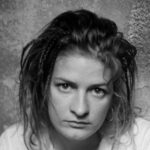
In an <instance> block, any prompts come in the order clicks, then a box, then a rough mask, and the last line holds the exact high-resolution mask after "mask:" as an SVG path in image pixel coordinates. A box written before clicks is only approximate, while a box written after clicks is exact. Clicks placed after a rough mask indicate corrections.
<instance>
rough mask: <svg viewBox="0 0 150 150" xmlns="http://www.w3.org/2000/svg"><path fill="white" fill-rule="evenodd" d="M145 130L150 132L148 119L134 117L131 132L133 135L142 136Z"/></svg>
mask: <svg viewBox="0 0 150 150" xmlns="http://www.w3.org/2000/svg"><path fill="white" fill-rule="evenodd" d="M147 132H150V121H148V120H145V119H143V118H136V119H135V123H134V125H133V133H134V134H135V136H136V135H137V136H142V135H145V134H146V133H147Z"/></svg>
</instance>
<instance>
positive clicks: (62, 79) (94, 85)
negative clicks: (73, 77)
mask: <svg viewBox="0 0 150 150" xmlns="http://www.w3.org/2000/svg"><path fill="white" fill-rule="evenodd" d="M54 80H61V81H63V82H67V83H69V84H70V85H72V86H73V87H77V84H76V83H75V82H73V81H70V80H68V79H64V78H62V77H54ZM108 85H109V82H103V83H95V84H93V85H91V86H90V88H94V87H100V86H106V87H108Z"/></svg>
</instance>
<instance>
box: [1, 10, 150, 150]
mask: <svg viewBox="0 0 150 150" xmlns="http://www.w3.org/2000/svg"><path fill="white" fill-rule="evenodd" d="M135 55H136V48H135V47H134V46H133V45H131V44H130V43H129V42H128V41H127V40H125V39H124V37H123V34H122V33H120V32H118V30H117V26H116V24H115V23H114V22H113V21H111V20H109V19H106V18H99V17H98V16H97V15H96V14H94V13H92V12H90V11H88V10H77V11H67V12H65V13H63V14H61V15H59V16H57V17H56V18H55V19H53V20H52V22H51V23H49V24H48V25H47V26H46V27H45V29H44V30H43V31H42V33H41V34H40V35H39V36H38V37H37V38H36V39H34V40H32V41H31V42H30V43H29V44H28V45H27V46H26V47H25V48H24V49H23V53H22V57H21V71H20V89H19V102H20V108H21V114H22V118H23V122H22V123H19V124H18V125H14V126H12V127H10V128H9V129H7V130H6V131H5V132H4V133H3V134H2V136H1V139H0V149H1V150H6V149H7V150H20V149H21V150H35V149H36V150H76V149H78V150H84V149H85V150H116V149H118V150H148V149H150V144H149V143H150V142H149V139H150V123H149V122H148V121H145V120H143V119H141V118H138V117H137V115H136V113H135V110H134V102H133V98H132V92H133V89H134V80H135V72H136V63H135V58H134V57H135Z"/></svg>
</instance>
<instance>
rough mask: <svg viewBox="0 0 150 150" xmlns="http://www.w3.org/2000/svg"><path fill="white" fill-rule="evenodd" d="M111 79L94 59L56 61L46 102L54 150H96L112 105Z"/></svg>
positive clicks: (72, 57) (70, 57)
mask: <svg viewBox="0 0 150 150" xmlns="http://www.w3.org/2000/svg"><path fill="white" fill-rule="evenodd" d="M104 70H105V71H104ZM110 79H111V71H110V69H108V68H105V67H104V65H103V63H102V62H100V61H98V60H97V59H96V58H92V57H87V56H81V55H80V54H70V55H67V56H60V57H58V59H57V61H56V64H55V67H54V72H53V75H52V79H51V84H50V102H49V116H50V119H51V122H52V125H53V127H54V129H53V130H52V137H53V142H54V145H56V148H55V149H59V150H62V149H65V150H69V149H71V150H73V149H77V148H78V150H79V149H83V147H86V148H87V147H88V148H89V149H96V147H97V146H98V143H99V140H100V139H99V137H98V134H97V132H98V130H99V129H100V127H101V126H102V125H103V122H104V120H105V118H106V115H107V112H108V109H109V107H110V103H111V98H112V83H110V82H109V81H110ZM83 145H84V146H83Z"/></svg>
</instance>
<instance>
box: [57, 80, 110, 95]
mask: <svg viewBox="0 0 150 150" xmlns="http://www.w3.org/2000/svg"><path fill="white" fill-rule="evenodd" d="M56 86H57V87H58V89H59V90H60V91H62V92H69V91H70V90H71V89H73V86H71V85H70V84H69V83H56ZM96 90H98V91H96ZM90 91H91V92H92V94H93V95H94V96H97V97H104V96H105V95H106V94H107V93H108V91H107V90H105V89H103V88H99V87H95V88H92V89H91V90H90ZM93 92H94V93H93ZM99 92H100V93H99Z"/></svg>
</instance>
